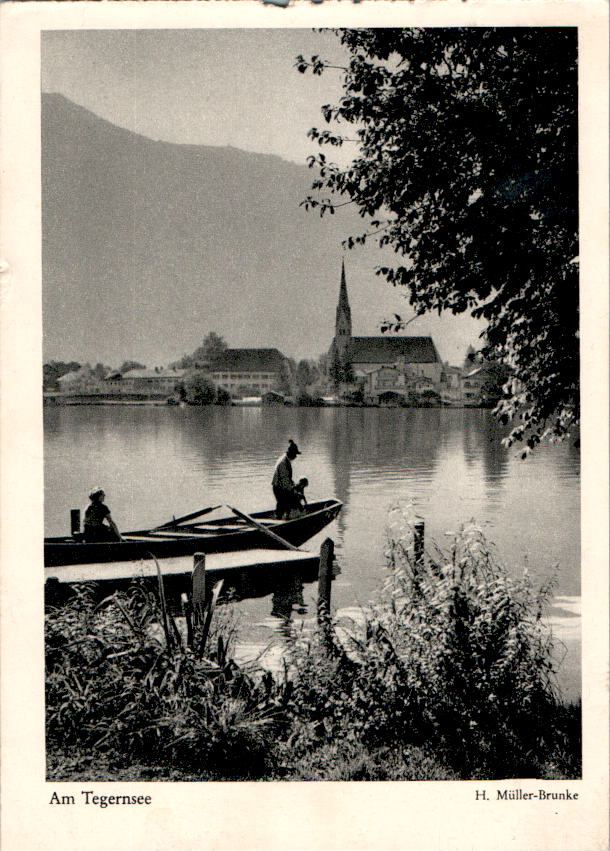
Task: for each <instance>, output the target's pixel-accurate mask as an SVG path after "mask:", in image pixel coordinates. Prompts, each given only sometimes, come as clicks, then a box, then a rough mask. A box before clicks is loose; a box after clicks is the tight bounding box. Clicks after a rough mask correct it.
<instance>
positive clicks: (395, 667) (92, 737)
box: [46, 508, 580, 780]
mask: <svg viewBox="0 0 610 851" xmlns="http://www.w3.org/2000/svg"><path fill="white" fill-rule="evenodd" d="M390 519H391V529H390V536H389V539H388V549H387V553H386V555H387V562H388V572H387V580H386V582H385V583H384V585H383V587H382V588H380V589H379V593H378V596H377V599H376V600H375V601H374V602H373V604H372V605H371V607H370V609H369V610H368V611H367V614H366V617H364V616H363V622H360V623H358V624H357V625H353V627H352V628H349V629H347V630H346V629H345V625H343V628H342V629H336V628H335V627H331V629H330V632H329V635H328V637H327V638H326V639H325V640H323V639H322V637H320V636H313V637H312V638H311V639H310V640H309V641H307V642H304V641H301V640H297V639H296V638H295V640H294V642H293V643H292V647H291V650H290V653H289V657H288V658H287V660H286V668H285V671H284V673H283V675H282V676H272V675H271V674H270V673H269V672H266V673H264V672H261V671H256V670H254V669H250V668H244V667H240V666H238V665H237V664H235V662H234V661H233V660H232V658H231V647H232V641H233V639H234V624H233V623H232V622H231V621H230V616H229V614H228V612H229V607H221V608H220V609H219V610H217V614H216V616H215V618H214V623H213V630H212V633H211V634H210V636H209V638H208V640H207V643H206V646H205V648H204V650H203V653H200V652H195V651H194V650H193V649H192V648H190V647H188V646H186V642H185V640H184V638H183V637H182V636H181V635H180V633H179V632H178V631H177V630H176V629H174V627H173V624H172V623H171V618H170V619H169V622H168V621H167V620H165V623H164V613H163V611H162V610H161V605H160V602H159V600H158V598H157V596H156V595H154V594H151V593H150V592H146V591H145V590H144V589H143V588H142V587H139V586H137V585H136V586H134V587H133V589H132V591H131V592H130V593H129V594H123V595H115V596H114V597H112V598H109V599H107V600H106V601H104V602H103V603H101V604H96V603H95V600H94V597H93V595H92V594H91V593H90V591H89V590H87V589H84V590H82V591H81V592H80V593H79V594H78V596H76V597H75V598H74V599H73V600H72V601H71V602H70V603H69V604H68V605H66V606H64V607H63V608H62V609H57V610H55V611H53V612H50V613H49V614H48V615H47V618H46V664H47V682H46V688H47V751H48V764H47V773H48V779H54V780H69V779H74V780H76V779H82V780H84V779H88V780H114V779H116V780H253V779H261V780H279V779H283V780H443V779H492V778H509V777H537V778H549V779H559V778H573V777H578V776H580V706H578V705H570V706H565V705H564V704H563V703H562V701H561V697H560V695H559V694H558V693H557V691H556V688H555V685H554V677H553V663H552V647H551V641H550V636H549V634H548V632H547V630H546V628H545V626H544V623H543V620H542V614H543V612H544V608H545V605H546V601H547V598H548V596H549V594H550V591H551V589H550V587H547V588H545V589H542V590H535V589H534V588H533V587H532V584H531V582H530V580H529V578H528V577H527V575H525V576H523V577H522V578H521V579H519V580H516V579H514V578H511V577H510V576H509V575H508V574H507V573H506V572H505V571H504V570H503V569H502V568H501V567H500V566H498V565H497V564H495V563H494V560H493V559H492V556H491V553H490V550H489V548H488V547H487V545H486V543H485V541H484V539H483V537H482V535H481V534H480V532H479V531H478V530H477V529H476V528H474V527H469V528H467V529H465V530H463V531H462V532H461V533H460V534H459V535H457V536H456V538H455V540H454V541H453V544H452V546H451V548H450V551H449V552H448V553H446V554H443V553H440V552H437V553H435V554H429V553H428V554H426V557H425V558H424V560H423V562H422V563H418V564H415V563H414V560H413V557H412V551H413V548H412V537H411V531H410V530H411V528H412V527H411V520H412V518H411V517H410V515H409V512H408V511H406V512H405V511H404V510H402V509H400V508H397V509H396V510H395V511H394V512H393V514H392V515H391V518H390Z"/></svg>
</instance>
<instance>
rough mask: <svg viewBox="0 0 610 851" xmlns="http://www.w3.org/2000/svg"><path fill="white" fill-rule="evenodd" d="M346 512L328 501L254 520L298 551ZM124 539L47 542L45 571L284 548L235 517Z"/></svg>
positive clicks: (138, 533) (269, 513) (130, 534)
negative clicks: (290, 515) (296, 513)
mask: <svg viewBox="0 0 610 851" xmlns="http://www.w3.org/2000/svg"><path fill="white" fill-rule="evenodd" d="M341 508H342V503H341V502H339V501H338V500H336V499H329V500H325V501H322V502H316V503H311V504H310V505H308V506H307V507H306V511H305V513H304V514H302V515H301V516H300V517H295V518H294V519H291V520H285V521H275V522H272V521H273V516H274V512H273V511H264V512H258V513H256V514H253V515H252V517H253V518H254V519H255V520H256V521H257V522H259V523H262V524H265V523H266V522H268V523H269V524H270V526H271V530H272V531H273V532H274V533H275V534H276V535H278V536H279V537H280V538H282V540H283V541H287V542H288V543H289V544H292V545H293V546H295V547H299V546H301V544H304V543H305V542H306V541H308V540H309V539H310V538H313V537H314V536H315V535H317V534H318V532H321V531H322V529H324V528H325V526H328V524H329V523H331V522H332V521H333V520H334V519H335V518H336V517H337V515H338V514H339V512H340V511H341ZM223 527H227V528H226V529H225V528H223ZM172 536H173V537H172ZM123 538H124V540H123V541H116V542H115V541H113V542H100V543H84V542H81V541H78V540H76V539H75V538H73V537H65V538H45V542H44V563H45V566H46V567H56V566H58V565H66V564H92V563H99V562H117V561H138V560H141V559H148V558H151V557H152V556H154V557H155V558H158V559H163V558H174V557H176V556H183V555H192V554H193V553H196V552H201V553H223V552H231V551H232V550H248V549H256V548H267V549H270V548H276V549H281V548H282V544H281V543H280V542H279V541H274V540H273V539H272V538H271V537H270V536H268V535H266V534H265V533H264V532H262V531H260V530H259V529H256V528H254V527H253V526H249V525H247V524H246V523H243V524H239V521H237V519H236V518H234V517H231V518H223V519H221V520H214V521H211V522H209V523H191V524H188V525H185V524H181V525H178V526H176V528H175V529H168V530H163V531H161V530H159V531H156V532H155V531H153V530H141V531H136V532H125V533H123Z"/></svg>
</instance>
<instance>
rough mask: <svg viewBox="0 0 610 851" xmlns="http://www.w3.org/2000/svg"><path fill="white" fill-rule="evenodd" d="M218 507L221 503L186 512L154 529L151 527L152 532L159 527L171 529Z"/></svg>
mask: <svg viewBox="0 0 610 851" xmlns="http://www.w3.org/2000/svg"><path fill="white" fill-rule="evenodd" d="M217 508H220V505H211V506H208V507H207V508H202V509H201V510H200V511H193V513H192V514H185V515H184V516H183V517H174V519H173V520H169V521H168V522H167V523H162V524H161V526H155V528H154V529H151V532H156V531H158V530H159V529H171V528H172V526H177V525H178V524H179V523H186V521H187V520H194V519H195V518H196V517H203V515H204V514H209V513H210V511H216V509H217Z"/></svg>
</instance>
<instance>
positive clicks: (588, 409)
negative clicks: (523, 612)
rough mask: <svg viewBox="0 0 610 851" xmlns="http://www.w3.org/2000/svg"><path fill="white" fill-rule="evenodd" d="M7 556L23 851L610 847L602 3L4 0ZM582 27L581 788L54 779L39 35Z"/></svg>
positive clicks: (18, 841) (5, 754)
mask: <svg viewBox="0 0 610 851" xmlns="http://www.w3.org/2000/svg"><path fill="white" fill-rule="evenodd" d="M0 15H1V24H2V29H1V30H0V38H1V45H0V46H1V52H0V62H1V66H0V67H1V90H0V92H1V94H0V97H1V103H0V106H1V113H0V118H1V134H2V135H1V137H0V142H1V150H2V187H3V190H2V196H1V208H0V213H1V217H0V222H1V227H2V231H1V237H2V243H1V245H2V249H1V250H2V258H3V259H4V260H5V261H6V263H7V264H8V270H7V271H4V272H3V273H2V274H1V284H2V291H1V301H0V306H1V309H0V323H1V327H0V331H1V337H0V369H1V373H0V379H1V384H0V389H1V392H2V408H1V413H2V419H1V423H0V424H1V430H0V440H1V447H0V448H1V455H0V459H1V462H2V465H1V477H0V510H1V527H0V528H1V531H2V536H1V540H0V557H1V566H2V574H1V577H0V582H1V592H2V595H1V596H2V601H1V602H2V609H1V628H2V644H1V654H2V655H1V662H2V668H1V673H2V683H1V697H2V707H1V708H2V712H1V733H2V765H1V770H2V778H1V779H2V784H1V788H2V839H3V844H2V847H3V849H4V851H13V849H17V848H25V849H33V848H36V849H46V848H49V849H51V848H53V849H65V851H71V849H75V851H76V849H78V851H83V849H85V848H86V849H88V851H97V849H122V851H131V849H138V851H140V849H141V851H149V850H150V849H156V848H159V849H163V851H172V849H204V848H205V849H237V848H239V849H257V851H258V849H260V851H274V849H278V851H285V849H306V851H310V849H314V848H323V849H349V851H357V849H364V848H366V849H383V851H389V849H418V851H419V849H428V848H430V849H439V851H440V849H442V851H449V849H482V851H493V849H501V850H502V851H503V849H519V851H534V850H535V849H552V851H560V850H561V849H565V851H578V849H583V851H593V849H598V848H599V849H605V848H607V847H608V845H607V829H608V828H607V824H608V822H607V810H608V691H607V673H608V570H607V567H608V551H607V550H608V547H607V544H608V476H607V472H608V415H607V412H608V251H607V246H608V203H607V201H608V185H609V184H608V138H607V128H608V109H607V104H608V41H607V30H608V6H607V4H606V3H605V2H604V0H574V2H572V0H559V2H552V0H551V1H550V2H543V3H541V2H537V1H536V0H527V1H526V2H521V1H520V0H510V1H509V2H487V3H483V2H468V3H463V2H453V0H449V2H443V3H439V2H435V0H422V2H416V3H408V2H394V3H386V2H384V0H380V2H369V0H365V2H362V3H360V4H353V3H348V2H346V0H343V2H341V3H337V2H332V0H330V1H329V0H326V2H324V3H323V4H322V5H313V4H309V3H305V2H298V3H297V4H296V5H293V6H291V7H289V8H281V7H276V6H263V5H261V4H259V3H254V2H249V0H239V2H235V1H234V2H226V3H225V2H219V0H209V2H169V3H166V2H150V3H143V2H139V3H138V2H135V3H134V2H130V0H125V2H121V3H116V2H115V3H111V2H93V3H89V2H79V3H47V2H40V3H38V2H31V3H30V2H26V3H20V2H15V3H0ZM338 25H343V26H345V25H349V26H367V25H374V26H381V25H383V26H388V25H396V26H413V25H418V26H435V25H436V26H450V25H463V26H474V25H498V26H502V25H512V26H515V25H523V26H532V25H554V26H559V25H564V26H578V27H579V30H580V32H579V45H580V109H581V124H580V162H581V234H582V236H581V254H580V257H581V272H582V287H581V292H582V296H581V303H582V331H583V334H582V354H583V372H582V403H583V404H582V408H583V428H582V476H583V478H582V481H583V491H582V495H583V499H582V541H583V547H582V574H583V576H582V578H583V583H582V589H583V590H582V595H583V609H582V622H583V682H584V688H583V699H584V730H585V737H584V757H585V759H584V779H583V780H582V781H571V782H569V783H566V782H560V783H555V784H552V785H553V786H558V787H559V788H560V789H564V788H569V789H570V790H571V791H578V793H579V799H578V801H572V802H553V803H550V802H549V803H542V802H507V803H498V802H494V801H489V802H485V803H481V802H478V803H477V802H475V799H474V793H475V790H477V789H483V788H484V789H487V790H488V794H490V793H491V794H492V796H493V795H495V789H496V788H498V787H500V788H507V787H517V786H519V787H521V788H522V789H524V790H536V789H538V788H540V787H544V788H546V787H548V786H549V785H550V784H549V783H548V782H546V783H541V782H540V781H522V782H518V783H517V782H514V783H510V784H507V783H470V782H457V783H448V782H443V783H348V784H346V783H307V784H304V783H258V784H250V783H239V784H232V783H221V784H211V783H190V784H186V783H175V784H164V783H155V784H150V783H149V784H142V783H138V784H122V783H121V784H103V783H94V784H91V783H89V784H81V783H64V784H57V783H55V784H48V783H46V782H45V781H44V773H45V772H44V726H43V679H44V678H43V664H42V609H43V601H42V582H41V570H40V568H41V565H42V528H43V523H42V508H43V506H42V493H43V478H42V408H41V393H40V386H41V364H42V345H41V321H42V317H41V298H40V286H41V284H40V277H41V275H40V140H39V137H40V73H39V72H40V67H39V63H40V31H41V30H42V29H72V28H131V27H135V28H185V27H220V26H222V27H246V26H251V27H263V26H264V27H313V26H338ZM119 787H120V791H121V792H122V793H127V792H129V793H133V792H136V791H140V790H142V791H143V792H144V793H145V794H152V796H153V804H152V805H151V806H150V807H138V808H129V809H128V810H127V809H124V808H123V809H117V808H115V809H111V808H108V809H106V810H100V809H98V808H93V807H92V806H89V807H86V806H84V805H80V804H79V805H77V806H74V807H64V808H58V807H51V806H50V805H49V803H48V801H49V799H50V796H51V794H52V792H53V791H54V790H57V791H58V793H59V794H74V795H75V796H77V797H79V798H80V791H81V790H82V789H95V790H97V791H98V792H103V793H111V792H114V793H117V792H118V791H119Z"/></svg>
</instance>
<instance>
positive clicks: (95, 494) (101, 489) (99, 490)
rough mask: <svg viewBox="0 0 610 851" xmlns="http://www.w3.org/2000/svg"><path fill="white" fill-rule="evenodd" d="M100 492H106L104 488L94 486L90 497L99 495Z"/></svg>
mask: <svg viewBox="0 0 610 851" xmlns="http://www.w3.org/2000/svg"><path fill="white" fill-rule="evenodd" d="M100 493H104V488H100V487H96V488H93V490H92V491H89V499H93V498H94V497H96V496H98V495H99V494H100Z"/></svg>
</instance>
